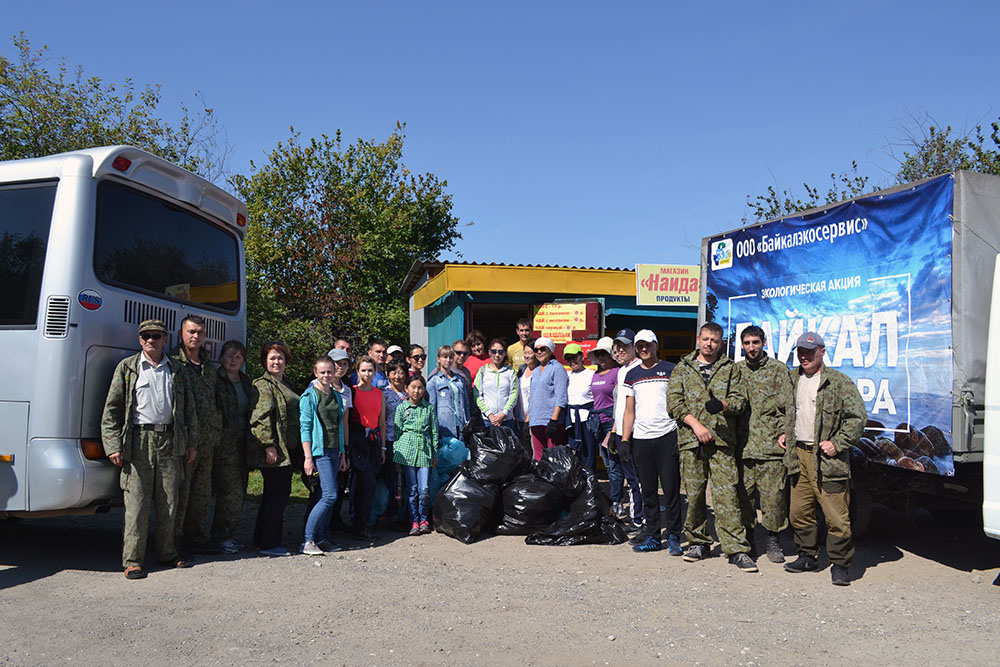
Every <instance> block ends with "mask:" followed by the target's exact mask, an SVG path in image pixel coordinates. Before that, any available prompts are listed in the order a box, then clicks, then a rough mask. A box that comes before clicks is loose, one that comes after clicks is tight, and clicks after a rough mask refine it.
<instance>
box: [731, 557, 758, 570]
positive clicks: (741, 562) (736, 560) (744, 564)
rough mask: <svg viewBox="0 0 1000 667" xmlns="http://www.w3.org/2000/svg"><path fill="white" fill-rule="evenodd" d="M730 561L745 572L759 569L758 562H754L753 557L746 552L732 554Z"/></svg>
mask: <svg viewBox="0 0 1000 667" xmlns="http://www.w3.org/2000/svg"><path fill="white" fill-rule="evenodd" d="M729 562H730V564H732V565H735V566H736V567H738V568H740V569H741V570H743V571H744V572H756V571H757V564H756V563H754V562H753V559H752V558H750V556H748V555H747V554H744V553H738V554H732V555H731V556H730V557H729Z"/></svg>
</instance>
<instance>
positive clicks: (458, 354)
mask: <svg viewBox="0 0 1000 667" xmlns="http://www.w3.org/2000/svg"><path fill="white" fill-rule="evenodd" d="M455 356H456V357H467V356H469V352H468V350H455Z"/></svg>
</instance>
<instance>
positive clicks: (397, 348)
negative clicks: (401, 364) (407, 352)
mask: <svg viewBox="0 0 1000 667" xmlns="http://www.w3.org/2000/svg"><path fill="white" fill-rule="evenodd" d="M396 352H399V353H400V354H402V353H403V348H401V347H400V346H398V345H390V346H389V349H388V350H386V351H385V354H386V356H388V355H390V354H395V353H396Z"/></svg>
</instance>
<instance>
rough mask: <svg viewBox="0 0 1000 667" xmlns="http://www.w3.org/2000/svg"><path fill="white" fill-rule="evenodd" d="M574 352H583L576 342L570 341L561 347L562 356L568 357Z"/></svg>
mask: <svg viewBox="0 0 1000 667" xmlns="http://www.w3.org/2000/svg"><path fill="white" fill-rule="evenodd" d="M574 354H583V348H582V347H580V346H579V345H578V344H577V343H570V344H569V345H567V346H566V347H564V348H563V356H564V357H569V356H572V355H574Z"/></svg>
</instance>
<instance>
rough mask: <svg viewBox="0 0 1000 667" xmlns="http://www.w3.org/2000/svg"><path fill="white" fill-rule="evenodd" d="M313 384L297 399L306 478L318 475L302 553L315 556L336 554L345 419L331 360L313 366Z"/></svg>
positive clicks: (345, 463)
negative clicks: (334, 518) (333, 530)
mask: <svg viewBox="0 0 1000 667" xmlns="http://www.w3.org/2000/svg"><path fill="white" fill-rule="evenodd" d="M313 373H314V374H315V375H316V382H314V383H313V384H312V385H311V386H310V387H309V388H308V389H306V390H305V392H304V393H303V394H302V398H300V399H299V430H300V435H301V439H302V451H303V453H304V455H305V462H304V463H303V466H302V467H303V470H304V471H305V473H306V475H316V474H318V475H319V488H320V494H321V495H320V498H319V502H317V503H316V505H315V507H313V508H312V511H311V512H309V517H308V518H307V519H306V530H305V538H304V541H303V543H302V553H304V554H309V555H311V556H318V555H320V554H323V553H325V552H327V551H339V549H338V548H337V547H336V546H335V545H334V544H333V543H332V542H330V539H329V535H328V532H329V528H330V512H332V511H333V506H334V503H336V502H337V471H338V470H341V471H342V470H347V465H348V464H347V454H346V453H345V451H346V450H345V448H344V445H345V443H346V442H347V435H348V433H347V428H348V426H347V416H346V414H345V412H344V402H343V399H342V398H341V397H340V392H338V391H333V386H332V384H331V383H332V382H333V360H332V359H330V357H327V356H322V357H320V358H319V359H317V360H316V363H315V364H314V365H313Z"/></svg>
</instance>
